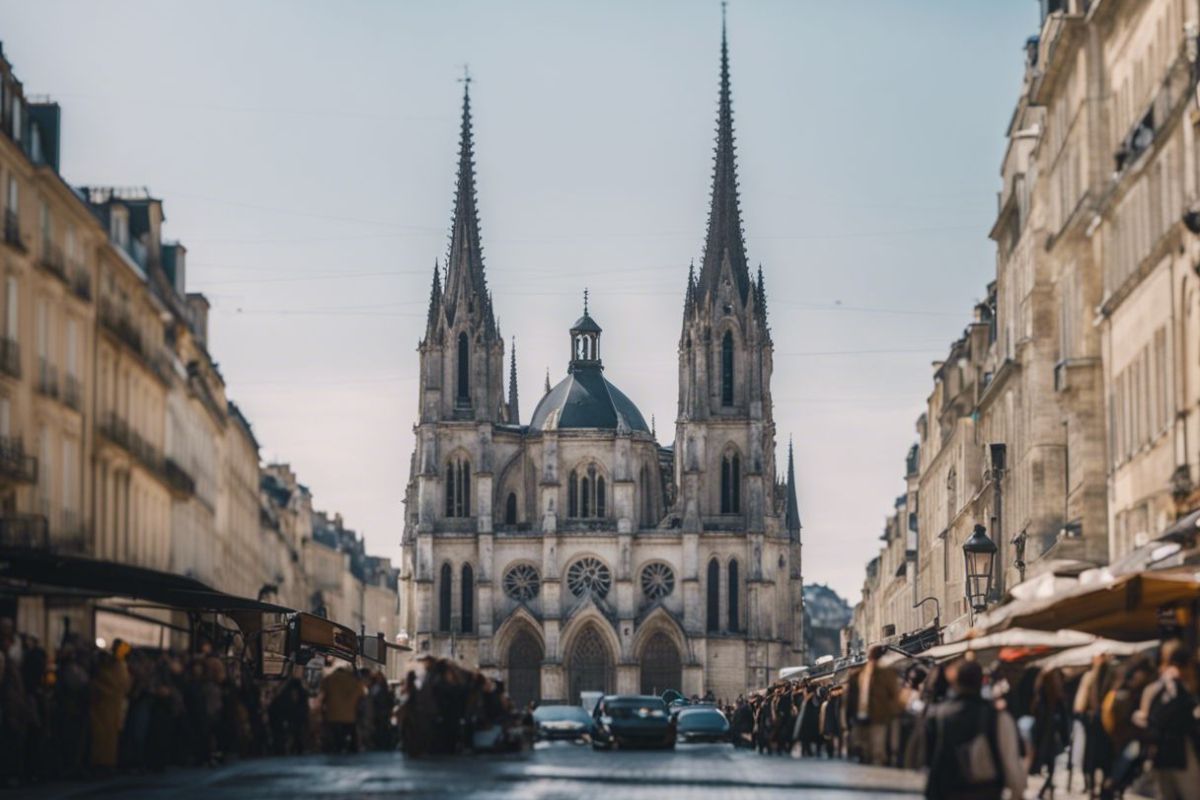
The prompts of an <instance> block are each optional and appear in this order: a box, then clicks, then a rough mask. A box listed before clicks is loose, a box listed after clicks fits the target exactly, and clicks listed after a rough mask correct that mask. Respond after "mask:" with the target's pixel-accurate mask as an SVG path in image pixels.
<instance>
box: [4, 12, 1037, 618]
mask: <svg viewBox="0 0 1200 800" xmlns="http://www.w3.org/2000/svg"><path fill="white" fill-rule="evenodd" d="M1037 14H1038V11H1037V3H1036V2H1035V0H1004V2H996V0H859V1H858V2H828V1H827V0H823V1H821V2H817V0H732V2H731V3H730V4H729V9H728V25H729V41H730V60H731V69H732V80H733V99H734V119H735V125H736V129H737V141H738V158H739V176H740V184H741V198H742V209H743V221H744V225H745V230H746V239H747V252H748V254H749V258H750V260H751V263H752V264H754V265H755V266H757V265H758V264H759V263H761V264H762V268H763V271H764V273H765V277H766V287H767V295H768V309H769V313H770V323H771V328H772V334H773V337H774V341H775V362H774V363H775V373H774V377H773V382H772V391H773V394H774V398H775V422H776V427H777V434H778V446H779V461H780V465H781V467H782V465H784V464H785V463H786V462H785V461H784V459H785V458H786V448H787V442H788V438H789V437H792V438H793V439H794V442H795V447H796V471H797V479H798V483H799V498H800V505H801V515H802V518H803V521H804V543H805V550H804V575H805V580H806V581H809V582H817V583H828V584H830V585H832V586H833V587H834V588H835V589H837V590H838V591H839V592H840V593H842V594H843V595H845V596H846V597H848V598H849V599H850V600H851V602H854V601H856V600H857V599H858V597H859V594H860V589H861V585H862V579H863V571H864V565H865V562H866V561H867V560H869V559H870V558H871V557H872V556H873V555H874V554H875V553H876V552H877V550H878V547H879V544H880V542H879V534H880V533H881V531H882V528H883V523H884V519H885V517H886V515H887V514H888V512H889V511H890V509H891V507H892V504H893V501H894V499H895V497H896V496H897V495H898V494H900V493H901V492H902V490H903V481H902V475H903V472H904V455H905V452H906V451H907V449H908V447H909V446H910V445H911V444H912V442H913V441H914V440H915V437H916V433H915V428H914V424H915V420H916V417H917V415H918V414H920V412H921V411H922V409H923V406H924V402H925V398H926V397H927V395H928V393H929V391H930V389H931V388H932V383H931V376H932V370H931V367H930V365H931V363H932V362H933V361H934V360H936V359H937V358H939V357H941V356H943V355H944V353H945V352H946V349H947V347H948V345H949V343H950V342H951V341H952V340H953V339H955V338H957V336H958V335H960V334H961V332H962V330H963V328H964V327H965V325H966V324H967V323H968V321H969V320H970V317H971V312H972V308H973V306H974V304H975V302H976V301H978V300H980V299H982V297H983V296H984V294H985V292H986V288H985V287H986V285H987V282H988V281H989V280H990V279H991V277H992V275H993V272H994V258H995V254H994V247H993V245H992V242H991V241H990V240H989V239H988V236H987V234H988V231H989V230H990V228H991V225H992V222H993V220H994V217H995V212H996V192H997V190H998V188H999V184H1000V179H999V165H1000V159H1001V156H1002V154H1003V148H1004V144H1005V139H1004V132H1005V127H1006V126H1007V123H1008V120H1009V117H1010V115H1011V113H1012V108H1013V105H1014V103H1015V101H1016V97H1017V92H1018V89H1019V88H1020V82H1021V76H1022V74H1023V58H1024V56H1023V49H1022V48H1023V43H1024V41H1025V39H1026V38H1027V37H1028V36H1029V35H1031V34H1033V33H1035V32H1036V25H1037ZM720 25H721V14H720V5H719V3H718V2H716V1H715V0H713V1H712V2H708V0H705V1H704V2H699V0H655V2H639V1H638V0H628V1H627V2H616V1H615V0H614V2H606V3H601V2H582V0H576V1H574V2H571V1H567V2H563V1H562V0H527V1H526V2H511V3H494V2H484V1H483V0H439V2H424V3H415V2H398V1H395V2H388V1H385V0H343V1H342V2H316V1H315V0H311V1H307V0H287V1H286V2H285V1H284V0H205V2H180V1H178V0H104V1H103V2H94V1H89V0H38V2H36V3H32V2H28V1H27V0H0V41H2V42H3V48H4V53H5V55H6V56H7V57H8V58H9V60H10V61H11V62H12V63H13V65H14V68H15V70H16V73H17V75H18V77H20V78H21V80H22V81H23V83H24V85H25V89H26V92H27V93H31V94H48V95H50V96H51V97H53V98H54V99H55V100H57V101H58V102H59V103H60V104H61V105H62V117H63V124H64V136H63V144H62V165H63V172H64V175H65V176H66V178H67V179H68V180H69V181H70V182H71V183H73V184H76V185H84V184H92V185H117V186H147V187H149V188H150V190H151V191H152V192H153V193H154V194H155V195H156V196H158V197H161V198H162V199H163V201H164V204H165V205H164V207H165V211H166V215H167V222H166V226H165V235H166V236H168V237H169V238H171V239H177V240H179V241H182V242H183V243H184V244H185V246H186V247H187V248H188V273H187V280H188V285H189V286H188V288H189V289H190V290H192V291H202V292H204V293H205V294H206V295H207V296H208V297H209V299H210V301H211V302H212V306H213V311H212V314H211V316H210V323H209V324H210V331H209V339H210V350H211V352H212V353H213V355H214V358H215V359H216V360H217V361H218V362H219V364H220V367H221V370H222V372H223V374H224V376H225V378H226V380H227V383H228V394H229V397H230V398H231V399H234V400H236V401H237V402H238V403H239V405H241V406H242V408H243V410H244V411H245V412H246V414H247V415H248V416H249V418H250V420H251V422H252V424H253V426H254V430H255V433H256V435H257V437H258V439H259V441H260V442H261V444H262V456H263V458H264V460H266V461H286V462H288V463H290V464H291V465H292V466H293V468H294V469H295V470H296V471H297V473H298V475H299V478H300V480H301V481H302V482H303V483H305V484H307V485H308V486H309V487H310V488H311V489H312V491H313V494H314V502H315V504H316V506H317V507H318V508H321V509H325V510H328V511H339V512H341V513H342V514H343V515H344V517H345V519H346V523H347V525H349V526H350V527H353V528H355V529H357V530H359V531H360V532H362V533H363V534H364V535H365V537H366V540H367V544H368V548H369V549H370V550H371V551H372V552H374V553H376V554H379V555H390V556H393V557H398V556H399V552H400V548H399V541H400V535H401V531H402V525H403V505H402V499H403V494H404V486H405V484H406V482H407V479H408V464H409V457H410V455H411V453H412V447H413V435H412V425H413V422H414V421H415V419H416V412H417V399H418V398H417V387H416V373H417V356H416V347H417V343H418V340H419V338H420V336H421V335H422V333H423V331H424V320H425V313H426V307H427V303H428V297H429V281H430V278H431V275H432V269H433V263H434V259H436V258H442V257H443V256H444V253H445V249H446V243H447V236H448V232H449V222H450V211H451V204H452V199H453V190H454V174H455V167H456V158H455V156H456V151H457V133H458V125H459V112H460V106H461V92H462V85H461V83H460V82H459V79H460V77H461V75H462V72H463V66H464V64H469V67H470V73H471V76H472V84H471V99H472V110H473V113H474V117H475V154H476V163H477V176H478V177H477V180H478V189H479V206H480V217H481V220H482V235H483V246H484V255H485V263H486V268H487V275H488V281H489V284H490V286H491V287H492V290H493V292H494V294H495V306H496V310H497V314H498V316H499V318H500V324H501V327H502V329H503V332H504V334H505V336H506V337H516V347H517V363H518V374H519V381H518V384H519V389H520V394H521V398H522V410H523V413H524V416H525V420H526V421H528V417H529V415H530V414H531V413H532V411H533V408H534V405H535V404H536V401H537V399H539V398H540V396H541V393H542V386H543V382H544V380H545V375H546V371H547V369H548V370H549V373H550V377H551V380H552V382H557V381H558V380H559V379H560V378H561V377H563V376H564V375H565V372H566V366H567V360H568V357H569V347H568V338H567V328H568V327H569V326H570V324H571V323H572V322H573V321H574V320H575V319H576V318H577V317H578V316H579V312H580V307H581V305H582V302H581V298H582V294H583V290H584V288H585V287H586V288H588V289H589V290H590V296H591V304H590V305H591V311H592V314H593V316H594V317H595V318H596V319H597V321H599V322H600V324H601V325H602V326H603V327H604V345H603V346H604V354H605V355H604V360H605V368H606V375H607V377H608V378H609V379H610V380H612V381H613V382H614V383H615V384H617V385H618V386H619V387H621V389H622V390H623V391H624V392H625V393H626V394H627V395H629V396H630V397H631V398H632V399H633V400H634V401H635V402H636V403H637V404H638V405H639V407H640V408H641V410H642V412H643V414H644V415H645V416H646V417H647V418H649V417H650V416H651V415H653V416H654V417H655V419H656V421H657V426H658V430H659V434H660V440H662V441H663V442H664V443H666V441H665V439H666V437H669V436H671V435H672V431H673V424H672V423H673V421H674V418H675V409H676V380H677V373H676V347H677V343H678V337H679V326H680V321H681V318H680V315H681V310H682V302H683V290H684V282H685V278H686V275H687V271H688V264H689V262H690V261H691V260H693V259H695V260H697V261H699V259H700V257H701V255H702V248H703V238H704V228H705V222H706V219H707V203H708V191H709V181H710V175H711V158H712V145H713V131H714V120H715V113H716V100H717V79H718V66H719V64H718V58H719V46H720Z"/></svg>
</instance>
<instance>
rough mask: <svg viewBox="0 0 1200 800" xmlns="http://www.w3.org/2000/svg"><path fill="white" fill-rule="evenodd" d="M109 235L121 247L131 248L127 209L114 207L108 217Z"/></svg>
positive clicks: (124, 248)
mask: <svg viewBox="0 0 1200 800" xmlns="http://www.w3.org/2000/svg"><path fill="white" fill-rule="evenodd" d="M108 236H109V238H111V239H112V240H113V242H114V243H115V244H116V245H117V246H118V247H120V248H121V249H123V250H128V249H129V217H128V216H126V214H125V209H123V208H116V207H114V208H113V209H112V212H111V214H110V216H109V218H108Z"/></svg>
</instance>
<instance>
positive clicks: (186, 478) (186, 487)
mask: <svg viewBox="0 0 1200 800" xmlns="http://www.w3.org/2000/svg"><path fill="white" fill-rule="evenodd" d="M164 473H165V475H166V478H167V485H168V486H170V487H171V491H172V492H174V493H175V494H176V495H179V496H180V497H190V496H192V495H193V494H195V493H196V481H195V479H194V478H192V476H191V475H189V474H188V472H187V470H185V469H184V468H183V467H181V466H180V465H179V464H178V463H177V462H176V461H175V459H173V458H168V459H167V460H166V463H165V464H164Z"/></svg>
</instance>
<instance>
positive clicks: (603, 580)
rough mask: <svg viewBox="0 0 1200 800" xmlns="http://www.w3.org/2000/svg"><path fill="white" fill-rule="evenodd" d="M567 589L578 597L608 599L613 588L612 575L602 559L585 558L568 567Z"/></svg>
mask: <svg viewBox="0 0 1200 800" xmlns="http://www.w3.org/2000/svg"><path fill="white" fill-rule="evenodd" d="M567 588H568V589H570V590H571V594H573V595H575V596H576V597H583V596H584V595H585V594H594V595H596V596H597V597H601V598H602V597H606V596H607V595H608V592H609V590H610V589H611V588H612V573H611V572H609V570H608V567H607V566H606V565H605V564H604V562H603V561H601V560H600V559H598V558H593V557H592V556H584V557H583V558H581V559H579V560H577V561H576V562H574V563H573V564H571V566H569V567H567Z"/></svg>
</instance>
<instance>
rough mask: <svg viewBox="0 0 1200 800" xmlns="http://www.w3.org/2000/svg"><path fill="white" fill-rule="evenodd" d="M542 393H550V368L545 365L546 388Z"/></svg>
mask: <svg viewBox="0 0 1200 800" xmlns="http://www.w3.org/2000/svg"><path fill="white" fill-rule="evenodd" d="M542 394H550V368H549V367H546V388H545V390H544V391H543V392H542Z"/></svg>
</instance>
